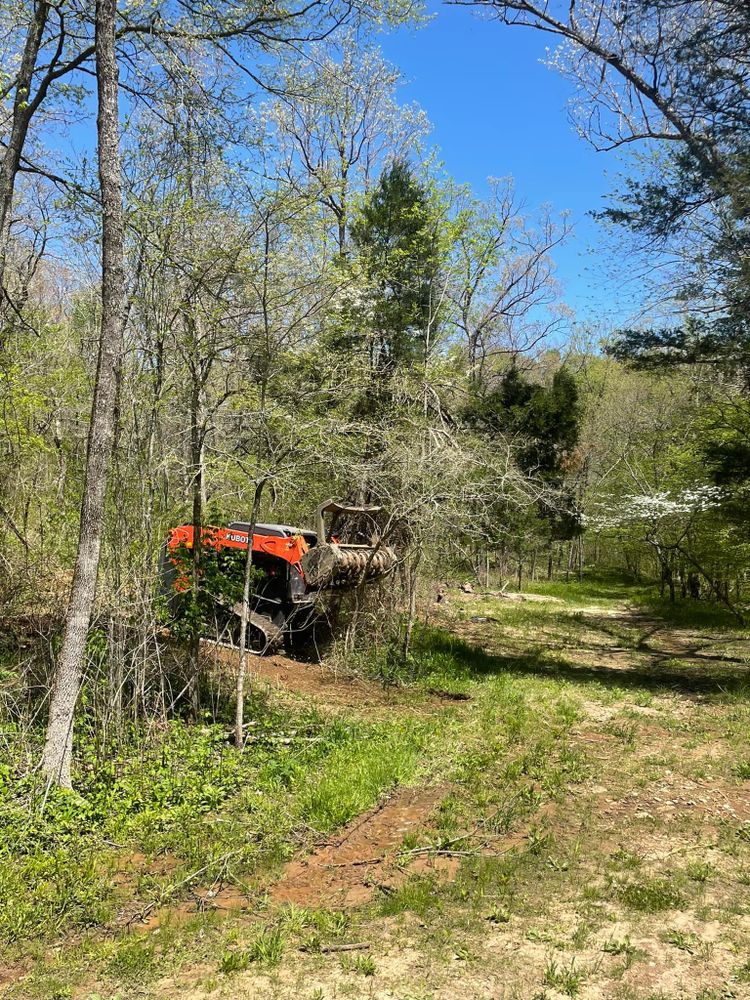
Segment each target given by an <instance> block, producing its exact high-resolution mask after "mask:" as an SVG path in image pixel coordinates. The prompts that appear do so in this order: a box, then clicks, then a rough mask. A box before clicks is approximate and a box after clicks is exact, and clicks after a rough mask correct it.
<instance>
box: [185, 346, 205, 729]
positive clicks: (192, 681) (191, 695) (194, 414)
mask: <svg viewBox="0 0 750 1000" xmlns="http://www.w3.org/2000/svg"><path fill="white" fill-rule="evenodd" d="M192 333H193V337H195V336H197V331H196V330H195V326H193V331H192ZM192 378H193V386H192V392H191V397H190V398H191V402H190V465H191V472H192V476H191V488H192V494H193V552H192V556H193V559H192V562H193V567H192V584H191V585H192V597H193V604H194V617H193V632H192V635H191V636H190V664H189V670H190V676H189V678H188V701H189V702H190V714H191V716H192V718H193V720H195V719H197V718H198V712H199V710H200V704H199V700H200V692H199V681H200V654H201V632H202V629H201V623H200V621H199V616H198V602H199V599H200V588H201V560H202V556H203V496H204V485H203V478H204V477H203V444H202V441H201V436H202V407H201V386H200V383H199V382H198V371H197V370H196V371H193V372H192Z"/></svg>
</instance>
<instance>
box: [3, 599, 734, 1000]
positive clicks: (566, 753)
mask: <svg viewBox="0 0 750 1000" xmlns="http://www.w3.org/2000/svg"><path fill="white" fill-rule="evenodd" d="M447 603H448V607H445V606H444V605H441V606H440V607H437V608H436V609H435V613H434V616H433V620H434V622H435V624H436V625H438V626H440V627H442V628H443V629H445V630H446V631H445V632H444V633H443V635H444V636H445V641H443V640H441V642H440V643H438V645H437V646H436V647H435V648H434V649H430V650H429V656H430V659H429V661H428V662H430V663H432V664H435V665H436V666H435V669H436V670H437V671H438V673H437V674H436V675H435V677H434V678H433V677H432V676H430V675H428V676H426V677H425V679H424V682H423V687H422V689H421V690H413V691H384V690H383V689H382V688H381V687H380V686H378V685H377V684H372V683H369V682H366V681H362V680H352V679H348V678H342V677H340V676H339V677H337V676H335V675H334V674H332V673H331V672H330V671H326V670H325V668H321V667H318V666H315V665H312V664H299V663H296V662H294V661H290V660H287V659H286V658H284V657H271V658H268V659H265V660H262V661H258V662H257V664H254V666H256V667H257V676H256V683H262V684H263V685H265V689H266V690H267V691H268V692H269V695H270V696H271V697H272V698H278V699H280V703H281V704H283V703H284V699H287V698H292V699H301V700H303V701H304V702H305V703H308V704H309V703H312V704H315V705H316V706H319V707H320V708H321V709H323V710H325V711H333V712H334V713H339V714H341V715H342V716H344V717H346V716H348V715H351V716H359V715H363V716H365V717H368V716H372V717H374V718H375V719H378V720H379V719H380V718H383V719H385V718H388V719H390V720H391V721H393V720H394V719H401V718H402V719H404V720H406V719H410V718H413V713H415V712H417V713H418V714H419V721H420V725H421V724H423V723H424V724H425V725H429V724H432V723H431V722H430V720H434V726H435V731H434V743H435V746H434V747H430V752H431V753H433V754H434V755H435V757H434V762H433V765H432V770H433V772H434V773H436V774H437V775H438V778H437V780H432V781H430V782H425V783H424V784H423V785H421V786H420V785H415V786H412V787H408V788H399V789H396V790H395V791H394V792H392V793H391V794H390V795H388V796H385V797H384V798H383V799H382V800H381V802H380V803H378V805H377V806H376V807H374V808H373V809H371V810H369V811H368V812H366V813H364V814H362V815H361V816H359V817H357V818H356V819H355V820H353V821H352V822H351V823H349V824H348V825H347V826H346V827H345V828H344V829H342V830H340V831H339V832H338V833H337V834H335V835H334V836H332V837H330V838H328V839H327V840H326V842H325V843H322V844H320V845H318V846H317V847H315V848H314V849H313V850H312V851H311V852H310V853H307V854H302V855H300V856H298V857H297V858H295V859H294V860H293V861H292V862H290V863H288V864H287V865H286V867H285V868H284V869H283V871H282V873H281V875H280V876H278V877H277V878H276V880H275V881H270V882H267V884H266V890H267V895H266V896H265V897H264V896H263V895H262V893H260V894H259V893H258V892H256V893H254V894H253V896H252V897H250V896H242V894H238V893H237V890H236V889H235V888H233V887H227V886H225V887H221V888H220V890H219V895H218V897H217V899H216V900H215V901H214V902H212V901H211V900H207V899H205V898H203V908H204V909H205V910H206V912H205V913H204V914H202V915H201V914H200V913H197V911H196V908H195V907H193V913H192V922H193V923H195V921H196V920H200V921H201V922H200V924H199V925H196V926H197V929H195V928H193V927H192V924H191V922H190V920H188V921H187V922H181V923H178V924H174V923H172V922H171V921H170V919H167V920H162V919H161V917H160V918H159V919H158V920H154V921H153V923H152V925H151V926H150V927H147V928H146V931H145V933H144V936H143V937H142V938H140V937H139V938H138V939H137V940H136V943H135V944H133V943H132V942H131V943H128V939H125V941H124V943H123V944H121V945H118V946H117V947H118V948H119V949H120V950H119V951H115V959H116V960H117V961H119V963H120V964H119V965H118V964H116V963H115V964H114V965H113V964H112V963H113V962H115V959H111V958H110V959H108V960H107V961H108V962H109V965H105V966H104V967H103V969H104V971H102V972H101V973H100V975H101V981H99V980H96V981H94V980H92V979H91V977H90V975H87V977H84V979H82V980H81V986H80V988H75V989H73V990H72V992H71V993H70V994H66V995H72V996H73V997H74V998H75V1000H94V998H96V1000H100V998H103V997H110V996H111V997H114V996H118V997H119V998H120V1000H131V998H132V1000H135V998H136V997H138V998H139V1000H141V998H144V997H145V998H153V1000H166V998H168V997H173V996H176V995H180V996H183V997H185V998H187V1000H204V998H206V1000H208V998H212V1000H213V998H217V997H222V998H225V997H226V998H230V997H231V998H232V1000H235V998H238V1000H242V998H256V997H257V998H261V997H262V998H263V1000H297V998H298V997H299V998H302V1000H329V998H330V1000H338V998H344V997H354V998H360V997H361V998H367V1000H393V998H397V1000H498V998H503V1000H565V998H566V997H570V998H578V1000H657V998H658V1000H729V998H733V1000H742V998H745V997H747V998H750V905H749V904H748V898H749V897H748V888H747V887H748V885H750V744H749V743H748V736H747V734H748V732H750V683H748V676H749V672H750V649H749V645H748V637H747V634H740V633H731V632H722V631H708V630H701V629H698V628H695V627H691V628H680V627H675V626H673V625H668V624H667V623H665V622H662V621H659V620H657V619H654V618H653V617H651V616H648V615H644V614H642V613H640V612H638V611H637V610H636V609H633V608H631V607H629V606H628V605H627V602H626V600H622V601H615V600H608V601H606V602H605V601H597V602H596V603H592V604H590V605H588V606H581V602H580V601H577V602H576V603H575V604H572V605H568V604H565V603H563V602H561V601H557V602H554V601H514V600H508V599H507V598H506V597H503V598H499V597H497V596H490V597H487V596H486V595H463V594H454V593H451V595H450V598H449V601H448V602H447ZM222 656H225V657H226V659H225V665H229V662H230V659H231V656H232V654H231V652H230V651H227V652H226V653H222ZM447 682H450V685H451V691H453V693H454V694H455V695H457V696H459V697H461V698H464V699H467V700H463V701H459V702H456V703H455V705H454V706H453V708H452V710H451V712H450V713H449V718H446V715H445V712H444V709H445V706H446V702H445V701H444V700H443V699H441V698H438V697H436V696H435V695H433V694H430V693H429V689H430V688H431V687H436V686H437V687H440V685H442V684H445V683H447ZM446 727H447V728H446ZM436 843H451V844H453V845H454V846H456V847H457V850H455V851H453V852H450V851H447V852H445V854H444V855H441V854H440V853H430V852H425V853H424V854H422V853H421V852H420V851H418V852H417V853H416V854H415V853H411V854H410V852H413V849H414V847H415V846H416V847H418V848H419V847H421V845H426V844H436ZM221 893H226V894H227V895H226V907H225V906H224V900H223V898H222V897H221ZM197 895H198V896H199V897H200V896H201V893H200V892H198V894H197ZM204 896H205V894H204ZM240 897H242V898H240ZM190 905H191V904H188V906H189V907H190ZM216 905H220V907H221V909H220V911H219V912H220V914H221V920H219V921H218V922H217V920H216V917H217V915H218V914H217V913H214V914H211V913H210V912H209V911H210V910H211V909H213V908H214V907H215V906H216ZM233 911H234V912H233ZM158 935H161V937H159V936H158ZM139 941H142V942H143V943H142V944H138V942H139ZM160 942H162V944H160ZM311 942H313V943H311ZM136 945H137V947H136ZM128 948H130V949H131V950H130V951H129V950H128ZM133 949H135V951H133ZM138 949H140V950H138ZM350 949H351V950H350ZM120 952H122V954H123V955H125V956H126V958H123V959H118V958H117V956H118V955H119V954H120ZM131 952H132V954H131ZM133 954H136V958H133V957H132V956H133ZM140 962H143V963H144V966H143V970H142V971H141V972H139V973H138V975H137V976H135V977H133V976H131V977H130V978H128V975H130V974H128V975H126V974H125V973H123V972H122V971H119V972H117V974H115V973H114V972H113V971H112V969H118V970H121V969H122V968H125V967H126V964H127V963H136V964H137V963H140ZM138 968H140V966H138ZM107 970H109V971H107ZM84 984H85V985H84ZM11 995H12V996H13V997H25V996H29V997H30V998H31V997H32V996H33V997H34V1000H37V998H38V997H40V996H42V995H43V994H41V993H39V992H38V991H37V993H33V992H29V993H28V994H25V993H23V992H19V991H16V992H14V993H12V994H11ZM46 995H49V996H53V995H55V996H57V995H58V994H54V992H49V993H48V994H46ZM60 996H62V994H60Z"/></svg>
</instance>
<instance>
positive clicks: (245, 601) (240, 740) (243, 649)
mask: <svg viewBox="0 0 750 1000" xmlns="http://www.w3.org/2000/svg"><path fill="white" fill-rule="evenodd" d="M265 484H266V481H265V479H264V480H262V481H261V482H259V483H258V484H257V485H256V487H255V497H254V498H253V511H252V514H251V515H250V527H249V528H248V532H247V555H246V556H245V578H244V584H243V587H242V614H241V615H240V658H239V663H238V665H237V688H236V692H235V709H234V743H235V746H236V747H237V749H238V750H241V749H242V746H243V744H244V742H245V735H244V727H245V676H246V674H247V623H248V621H249V619H250V584H251V582H252V578H253V535H254V534H255V522H256V521H257V520H258V512H259V511H260V499H261V496H262V495H263V487H264V486H265Z"/></svg>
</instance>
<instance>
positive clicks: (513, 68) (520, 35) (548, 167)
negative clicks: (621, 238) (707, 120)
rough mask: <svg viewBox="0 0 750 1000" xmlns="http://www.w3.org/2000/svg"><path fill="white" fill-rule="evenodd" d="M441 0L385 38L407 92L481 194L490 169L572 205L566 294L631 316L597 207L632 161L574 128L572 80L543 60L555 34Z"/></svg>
mask: <svg viewBox="0 0 750 1000" xmlns="http://www.w3.org/2000/svg"><path fill="white" fill-rule="evenodd" d="M431 10H433V11H434V12H435V17H434V19H433V20H432V21H431V22H430V23H429V24H428V25H427V26H426V27H423V28H421V29H418V30H414V29H400V30H398V31H397V32H394V33H392V34H390V35H386V36H384V37H383V39H382V40H381V42H380V44H381V47H382V49H383V52H384V54H385V56H386V57H387V58H388V59H389V60H390V61H391V62H393V63H395V64H396V65H397V66H398V67H399V68H400V69H401V70H402V71H403V73H404V76H405V78H406V84H405V85H404V87H403V88H402V91H401V95H400V96H401V99H402V100H404V101H417V102H418V103H419V104H420V105H421V106H422V108H424V110H425V111H426V112H427V115H428V117H429V118H430V120H431V122H432V124H433V127H434V131H433V134H432V140H433V142H434V143H435V144H436V145H437V146H438V147H439V148H440V150H441V153H442V158H443V160H444V163H445V167H446V169H447V171H448V172H449V173H450V174H451V175H452V176H453V177H454V178H455V179H456V180H457V181H460V182H468V183H470V184H471V185H472V187H473V188H474V189H475V191H476V192H477V194H480V195H481V194H483V193H484V192H486V179H487V177H488V176H494V177H506V176H508V175H512V176H513V177H514V179H515V184H516V190H517V191H518V194H519V196H520V197H521V198H522V199H523V201H524V202H525V203H526V206H527V208H528V209H529V210H533V209H534V208H536V207H537V206H539V205H541V204H550V205H552V206H553V208H554V210H555V211H560V212H562V211H564V210H569V211H570V213H571V221H572V222H573V223H574V225H575V235H574V238H573V239H572V240H571V241H570V243H569V244H568V245H567V246H566V247H564V248H561V249H559V250H558V251H557V252H556V254H555V257H556V261H557V265H558V277H559V278H560V280H561V281H562V283H563V286H564V290H565V298H566V301H567V302H568V304H569V305H570V306H572V307H573V308H574V309H575V311H576V313H577V314H578V315H579V316H580V318H581V319H585V318H598V317H601V316H603V315H604V314H606V315H608V316H610V317H611V318H612V319H613V320H616V319H620V320H622V319H623V318H624V317H625V315H626V313H627V311H628V307H627V303H626V302H625V300H624V297H623V299H622V301H617V289H616V287H614V286H613V285H612V283H611V281H607V280H606V277H605V274H604V270H605V268H607V267H608V265H609V264H610V263H611V262H610V261H609V260H608V258H609V257H611V255H612V249H613V244H612V240H611V238H609V239H606V240H605V238H604V235H603V233H602V231H601V227H600V226H599V225H598V224H597V223H595V222H594V221H593V220H592V219H591V218H590V217H588V215H587V213H588V212H589V211H590V210H591V209H596V208H601V207H603V205H604V204H605V201H604V196H605V195H606V194H607V192H608V191H610V190H611V189H612V188H613V187H614V186H615V184H616V180H617V174H618V171H619V170H620V168H621V166H622V164H621V163H620V162H619V161H618V160H617V158H616V157H615V156H614V155H613V154H608V153H597V152H595V151H594V150H593V149H592V148H591V147H590V146H589V145H588V144H587V143H586V142H585V141H584V140H583V139H581V138H579V137H578V136H577V135H576V133H575V132H574V131H573V128H572V126H571V124H570V122H569V121H568V117H567V112H566V102H567V101H568V98H569V97H570V96H571V94H572V84H571V83H570V82H569V81H567V80H565V79H564V78H563V77H561V76H560V75H559V74H557V73H555V72H553V71H552V70H549V69H547V68H546V67H545V66H544V65H542V64H541V62H540V60H541V59H542V58H543V57H544V54H545V47H546V46H547V45H550V44H553V43H554V38H552V37H551V36H549V35H546V34H543V33H541V32H535V31H532V30H530V29H528V28H527V29H524V28H510V27H506V26H503V25H501V24H498V23H493V22H491V21H487V20H480V18H479V17H478V16H477V15H476V14H475V13H474V12H473V11H472V10H471V8H466V7H450V6H447V5H444V4H434V5H432V6H431Z"/></svg>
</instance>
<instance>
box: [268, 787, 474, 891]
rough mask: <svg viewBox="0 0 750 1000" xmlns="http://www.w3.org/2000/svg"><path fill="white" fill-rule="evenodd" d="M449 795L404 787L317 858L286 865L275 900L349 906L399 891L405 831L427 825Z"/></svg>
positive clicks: (447, 864)
mask: <svg viewBox="0 0 750 1000" xmlns="http://www.w3.org/2000/svg"><path fill="white" fill-rule="evenodd" d="M447 793H448V786H446V785H438V786H434V787H431V788H404V789H401V790H400V791H398V792H397V793H396V794H395V795H393V797H392V798H390V799H387V800H386V801H384V802H381V803H380V804H379V805H377V806H376V807H375V808H374V809H371V810H370V811H369V812H367V813H364V815H362V816H358V817H357V818H356V819H355V820H353V821H352V822H351V823H350V824H349V825H348V826H347V827H346V828H345V829H344V830H343V831H342V832H341V833H340V834H339V835H338V836H336V837H335V839H333V840H330V841H329V842H328V843H326V844H323V845H321V846H320V847H319V848H318V849H317V850H316V851H314V852H313V854H311V855H309V856H308V857H306V858H302V859H299V860H296V861H292V862H291V863H290V864H288V865H287V866H286V868H285V870H284V873H283V875H282V877H281V878H280V879H279V881H278V882H277V883H276V885H275V886H274V887H273V889H272V890H271V898H272V899H273V900H274V902H277V903H296V904H298V905H300V906H320V905H323V904H325V905H326V906H335V907H349V906H359V905H360V904H362V903H366V902H369V900H370V899H372V897H373V896H374V894H375V892H376V890H377V889H378V887H380V888H382V887H386V889H388V888H393V887H395V886H396V885H397V884H399V882H400V881H402V880H403V878H405V874H404V873H403V872H402V871H400V870H399V869H398V868H397V867H396V866H395V865H394V861H395V852H396V849H397V848H398V847H399V846H400V845H401V843H402V841H403V839H404V837H405V836H406V834H407V833H411V832H412V831H415V830H418V829H419V828H420V827H421V826H423V825H424V824H425V823H426V821H427V820H428V818H429V816H430V814H431V813H432V812H433V810H434V809H435V808H436V807H437V806H438V805H439V803H440V802H441V800H442V799H443V798H444V797H445V796H446V794H447ZM433 867H434V868H435V869H436V870H441V871H446V872H447V871H449V870H451V869H453V868H455V867H456V865H455V862H454V859H450V858H440V859H434V863H433ZM411 870H412V871H413V870H414V867H413V866H412V869H411Z"/></svg>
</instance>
